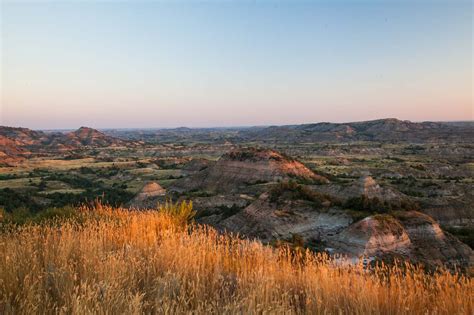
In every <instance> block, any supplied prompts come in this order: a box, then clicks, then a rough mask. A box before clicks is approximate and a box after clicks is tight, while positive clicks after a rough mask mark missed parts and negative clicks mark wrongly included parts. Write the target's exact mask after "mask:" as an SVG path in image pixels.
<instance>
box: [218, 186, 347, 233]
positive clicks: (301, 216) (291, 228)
mask: <svg viewBox="0 0 474 315" xmlns="http://www.w3.org/2000/svg"><path fill="white" fill-rule="evenodd" d="M318 208H319V209H318ZM351 223H352V217H350V216H349V215H348V214H347V213H346V212H345V211H342V210H339V209H336V208H332V207H331V204H330V203H328V204H326V205H325V206H322V207H315V205H314V204H313V203H310V202H307V201H305V200H290V199H288V200H286V201H284V202H283V203H278V204H276V203H274V202H272V201H271V198H270V194H269V193H264V194H262V195H261V196H260V197H259V198H258V199H257V200H256V201H255V202H253V203H252V204H250V205H249V206H248V207H246V208H245V209H244V210H242V211H240V212H239V213H237V214H235V215H233V216H231V217H229V218H226V219H224V220H223V221H221V222H220V223H218V224H217V227H218V228H219V229H222V230H226V231H230V232H233V233H239V234H241V235H244V236H247V237H251V238H258V239H260V240H262V241H264V242H272V241H276V240H288V239H290V238H291V237H292V236H293V235H299V236H301V237H302V238H303V239H304V240H305V241H306V242H314V241H321V240H324V239H326V238H327V237H328V236H330V235H333V234H335V233H337V232H339V231H341V230H342V229H344V228H345V227H347V226H348V225H349V224H351Z"/></svg>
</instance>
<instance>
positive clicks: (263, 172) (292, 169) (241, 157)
mask: <svg viewBox="0 0 474 315" xmlns="http://www.w3.org/2000/svg"><path fill="white" fill-rule="evenodd" d="M290 178H302V179H307V180H312V181H319V182H328V180H327V179H326V178H325V177H323V176H319V175H317V174H315V173H313V172H312V171H311V170H310V169H308V168H307V167H306V166H304V165H303V164H302V163H300V162H298V161H296V160H294V159H291V158H289V157H286V156H284V155H282V154H280V153H278V152H276V151H273V150H263V149H240V150H235V151H231V152H229V153H227V154H224V155H223V156H222V157H221V158H220V159H219V160H218V161H217V162H216V163H215V164H213V165H211V166H209V167H207V168H206V169H204V170H202V171H200V172H198V173H196V174H194V175H191V176H189V177H186V178H183V179H180V180H178V181H176V182H175V183H174V184H173V186H172V187H171V189H172V190H175V191H178V192H179V191H190V190H203V191H209V192H222V193H231V192H235V191H238V190H239V188H240V187H241V186H245V185H253V184H257V183H265V182H277V181H281V180H285V179H290Z"/></svg>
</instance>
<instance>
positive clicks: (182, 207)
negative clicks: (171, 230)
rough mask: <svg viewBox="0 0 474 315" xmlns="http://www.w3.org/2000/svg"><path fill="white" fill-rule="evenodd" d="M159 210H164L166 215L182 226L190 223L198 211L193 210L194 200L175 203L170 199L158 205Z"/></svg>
mask: <svg viewBox="0 0 474 315" xmlns="http://www.w3.org/2000/svg"><path fill="white" fill-rule="evenodd" d="M158 211H160V212H163V213H165V214H166V215H169V216H170V217H172V218H173V219H174V220H175V221H176V223H177V224H178V225H180V226H183V225H186V224H188V223H190V222H191V221H192V220H193V219H194V216H195V215H196V211H194V210H193V203H192V201H189V202H186V201H182V202H181V203H178V202H176V203H173V202H171V201H169V200H168V201H166V202H165V203H164V204H162V205H158Z"/></svg>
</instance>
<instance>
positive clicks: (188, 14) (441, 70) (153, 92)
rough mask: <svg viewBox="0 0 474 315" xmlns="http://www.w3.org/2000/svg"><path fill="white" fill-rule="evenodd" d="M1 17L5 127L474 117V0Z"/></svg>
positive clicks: (50, 6) (18, 7)
mask: <svg viewBox="0 0 474 315" xmlns="http://www.w3.org/2000/svg"><path fill="white" fill-rule="evenodd" d="M0 6H1V22H0V23H1V29H0V31H1V33H0V34H1V36H0V38H1V47H0V50H1V82H0V88H1V90H0V93H1V98H0V99H1V104H0V124H1V125H8V126H22V127H29V128H33V129H56V128H58V129H59V128H68V129H69V128H77V127H79V126H83V125H86V126H90V127H94V128H160V127H165V128H168V127H179V126H187V127H224V126H254V125H285V124H299V123H313V122H321V121H329V122H350V121H362V120H371V119H379V118H387V117H393V118H398V119H402V120H412V121H428V120H429V121H456V120H473V119H474V116H473V99H474V95H473V84H472V73H473V63H472V57H473V54H472V39H473V37H472V3H471V2H470V1H455V2H449V1H438V2H427V1H418V2H413V3H411V2H406V1H393V2H390V3H385V4H384V3H380V2H376V1H373V2H371V1H368V2H364V3H358V4H355V2H353V1H335V2H328V3H324V2H315V3H300V2H298V3H294V2H290V1H278V2H276V1H269V2H261V3H253V2H237V3H222V4H218V3H195V2H180V3H172V2H133V3H132V2H125V3H100V2H97V3H96V2H74V1H72V2H40V3H30V2H20V3H15V2H10V1H4V2H2V3H1V4H0Z"/></svg>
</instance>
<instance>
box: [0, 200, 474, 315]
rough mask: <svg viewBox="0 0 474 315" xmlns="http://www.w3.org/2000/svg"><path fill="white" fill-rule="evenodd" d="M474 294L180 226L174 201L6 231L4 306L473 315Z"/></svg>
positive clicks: (455, 283)
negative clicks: (161, 208) (165, 205)
mask: <svg viewBox="0 0 474 315" xmlns="http://www.w3.org/2000/svg"><path fill="white" fill-rule="evenodd" d="M168 206H170V207H171V205H168ZM168 210H169V209H168ZM188 210H189V209H188ZM473 292H474V282H473V280H472V278H468V277H466V276H463V275H459V274H451V273H449V272H445V271H440V272H438V273H436V274H434V275H428V274H426V273H424V272H423V271H422V270H420V269H418V268H416V267H414V266H411V265H409V264H404V265H399V266H385V265H381V266H379V267H377V268H375V269H374V270H371V271H367V270H366V269H364V267H363V266H362V265H357V266H341V265H340V264H337V263H336V262H335V261H333V260H332V259H331V258H329V257H327V256H325V255H316V254H312V253H310V252H305V253H298V252H297V253H294V252H291V251H290V250H287V249H273V248H270V247H266V246H263V245H262V244H261V243H259V242H257V241H250V240H241V239H239V238H237V237H233V236H230V235H222V234H219V233H217V232H216V231H215V230H214V229H212V228H209V227H206V226H198V225H193V224H190V225H186V228H184V229H183V226H180V225H178V224H177V223H176V217H175V216H174V215H173V214H172V213H170V211H161V212H159V211H127V210H122V209H112V208H110V207H107V206H100V205H98V206H97V208H96V209H94V210H93V211H92V210H87V209H82V210H81V213H80V215H79V216H76V217H75V218H73V219H72V218H69V219H58V221H57V222H55V224H41V225H38V224H30V225H26V226H17V227H11V228H6V229H4V231H3V232H2V233H0V313H1V314H137V313H147V314H153V313H159V314H175V313H190V312H192V313H195V314H225V313H238V314H256V313H258V314H473V313H474V308H473Z"/></svg>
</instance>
